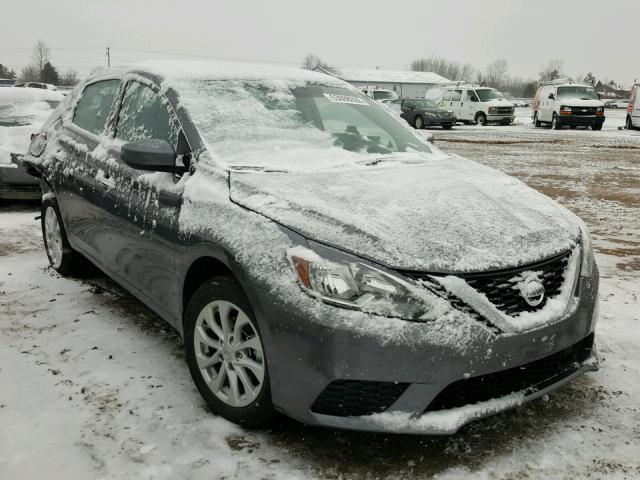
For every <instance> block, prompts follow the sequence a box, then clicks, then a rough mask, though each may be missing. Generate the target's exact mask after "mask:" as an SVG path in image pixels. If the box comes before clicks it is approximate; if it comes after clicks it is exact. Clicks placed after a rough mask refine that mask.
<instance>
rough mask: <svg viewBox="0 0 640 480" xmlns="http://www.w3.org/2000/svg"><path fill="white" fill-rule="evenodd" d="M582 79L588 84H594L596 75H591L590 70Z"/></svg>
mask: <svg viewBox="0 0 640 480" xmlns="http://www.w3.org/2000/svg"><path fill="white" fill-rule="evenodd" d="M582 81H583V82H584V83H588V84H589V85H595V84H596V77H595V76H594V75H593V73H592V72H589V73H587V74H586V75H585V76H584V77H583V79H582Z"/></svg>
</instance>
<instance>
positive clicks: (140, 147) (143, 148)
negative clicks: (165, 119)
mask: <svg viewBox="0 0 640 480" xmlns="http://www.w3.org/2000/svg"><path fill="white" fill-rule="evenodd" d="M120 157H121V158H122V160H123V161H124V162H125V163H126V164H127V165H129V166H130V167H131V168H135V169H136V170H150V171H152V172H175V171H176V152H174V151H173V148H171V146H170V145H169V144H168V143H167V142H165V141H164V140H155V139H150V140H141V141H139V142H135V143H125V144H124V145H123V146H122V148H121V149H120Z"/></svg>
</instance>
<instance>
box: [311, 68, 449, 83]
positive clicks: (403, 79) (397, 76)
mask: <svg viewBox="0 0 640 480" xmlns="http://www.w3.org/2000/svg"><path fill="white" fill-rule="evenodd" d="M316 71H322V72H325V73H328V74H331V75H334V76H336V77H338V78H341V79H342V80H345V81H347V82H385V83H430V84H433V83H449V82H450V80H448V79H446V78H444V77H443V76H441V75H438V74H437V73H433V72H412V71H406V70H357V69H348V68H338V69H333V72H331V71H329V70H325V69H322V68H318V69H316Z"/></svg>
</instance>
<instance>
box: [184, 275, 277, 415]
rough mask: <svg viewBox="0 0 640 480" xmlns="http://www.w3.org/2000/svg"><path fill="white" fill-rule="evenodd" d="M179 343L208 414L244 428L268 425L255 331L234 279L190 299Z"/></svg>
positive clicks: (265, 379)
mask: <svg viewBox="0 0 640 480" xmlns="http://www.w3.org/2000/svg"><path fill="white" fill-rule="evenodd" d="M225 319H226V320H225ZM231 322H233V323H231ZM224 325H227V328H226V329H225V327H224ZM236 329H239V330H236ZM216 332H217V333H216ZM236 334H237V335H239V336H240V338H234V335H236ZM184 341H185V353H186V358H187V364H188V365H189V371H190V372H191V377H192V378H193V381H194V383H195V384H196V387H197V388H198V391H199V392H200V395H202V398H204V400H205V401H206V402H207V405H208V406H209V408H210V409H211V411H212V412H213V413H215V414H217V415H220V416H222V417H224V418H226V419H227V420H229V421H231V422H233V423H237V424H239V425H244V426H248V427H261V426H264V425H267V424H268V423H270V421H271V420H273V418H274V417H275V409H274V407H273V403H272V402H271V387H270V385H269V372H268V369H267V360H266V355H265V353H264V352H265V350H264V346H263V344H262V339H261V337H260V330H259V328H258V324H257V322H256V320H255V316H254V315H253V311H252V309H251V305H250V304H249V300H247V297H246V295H245V294H244V292H243V291H242V288H241V287H240V284H239V283H238V282H237V281H236V280H235V279H234V278H233V277H231V276H226V275H225V276H218V277H214V278H212V279H211V280H208V281H207V282H205V283H204V284H203V285H202V286H201V287H200V288H198V290H197V291H196V292H195V293H194V294H193V296H192V297H191V299H190V300H189V304H188V306H187V309H186V312H185V325H184ZM242 345H245V347H244V348H241V346H242ZM217 379H221V380H220V381H219V383H218V384H216V380H217ZM234 385H235V388H234V387H233V386H234Z"/></svg>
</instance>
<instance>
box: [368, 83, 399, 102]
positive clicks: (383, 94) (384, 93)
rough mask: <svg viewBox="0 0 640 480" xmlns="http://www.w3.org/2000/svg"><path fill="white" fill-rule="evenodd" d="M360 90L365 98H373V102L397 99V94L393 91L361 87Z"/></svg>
mask: <svg viewBox="0 0 640 480" xmlns="http://www.w3.org/2000/svg"><path fill="white" fill-rule="evenodd" d="M361 90H362V93H364V94H365V95H366V96H368V97H370V98H373V99H374V100H378V101H379V102H381V101H383V100H396V99H397V98H398V94H397V93H396V92H394V91H393V90H386V89H384V88H378V87H375V86H372V87H363V88H361Z"/></svg>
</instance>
